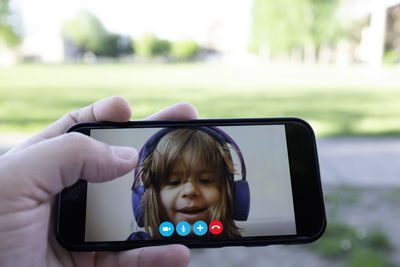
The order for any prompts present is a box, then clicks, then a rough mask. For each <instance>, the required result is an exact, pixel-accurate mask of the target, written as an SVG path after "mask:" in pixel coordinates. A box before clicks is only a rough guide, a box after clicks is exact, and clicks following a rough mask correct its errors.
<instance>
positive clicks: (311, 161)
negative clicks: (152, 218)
mask: <svg viewBox="0 0 400 267" xmlns="http://www.w3.org/2000/svg"><path fill="white" fill-rule="evenodd" d="M277 124H280V125H285V130H286V131H285V132H286V142H287V149H288V157H289V166H290V175H291V184H292V194H293V202H294V203H293V204H294V212H295V221H296V228H297V234H296V235H288V236H257V237H238V238H229V239H228V238H224V239H203V240H200V239H187V240H186V239H182V240H168V239H166V240H164V239H163V240H140V241H110V242H84V231H85V229H84V228H85V213H86V210H85V209H86V204H85V203H86V183H87V182H86V181H83V180H79V181H78V182H77V183H76V184H75V185H73V186H71V187H69V188H67V189H64V190H63V191H62V192H60V194H59V195H58V197H57V212H56V237H57V240H58V241H59V242H60V243H61V245H63V246H64V247H65V248H67V249H69V250H74V251H105V250H123V249H130V248H137V247H144V246H154V245H166V244H172V243H173V244H176V243H180V244H184V245H186V246H188V247H192V248H200V247H223V246H260V245H270V244H298V243H309V242H312V241H314V240H316V239H318V238H319V237H320V236H321V235H322V234H323V232H324V230H325V228H326V216H325V207H324V201H323V194H322V187H321V181H320V172H319V164H318V156H317V147H316V141H315V135H314V132H313V130H312V128H311V126H310V125H309V124H308V123H307V122H305V121H304V120H301V119H298V118H246V119H206V120H204V119H201V120H200V119H199V120H163V121H129V122H122V123H115V122H86V123H78V124H75V125H73V126H72V127H70V128H69V129H68V130H67V131H66V133H69V132H80V133H82V134H86V135H90V130H91V129H115V128H151V127H174V126H179V127H186V126H190V127H193V126H240V125H277ZM66 190H75V191H74V194H75V196H76V197H75V198H73V197H71V196H72V195H71V193H69V195H68V196H69V199H68V200H65V198H64V199H63V196H64V195H65V192H66ZM63 192H64V195H63ZM66 202H67V203H66Z"/></svg>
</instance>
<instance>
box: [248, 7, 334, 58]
mask: <svg viewBox="0 0 400 267" xmlns="http://www.w3.org/2000/svg"><path fill="white" fill-rule="evenodd" d="M338 5H339V0H279V1H276V0H254V3H253V9H252V16H253V25H252V32H251V41H250V50H251V51H252V52H255V53H259V52H260V48H262V47H264V46H265V47H268V48H269V50H270V52H271V53H272V54H277V53H280V52H289V51H290V50H291V49H293V48H296V47H299V48H303V47H305V46H306V45H308V44H310V43H311V44H313V45H314V46H315V47H317V48H319V47H320V46H322V45H326V44H333V43H335V42H336V41H337V39H338V36H339V35H340V25H339V23H338V22H337V19H336V17H335V16H336V10H337V7H338Z"/></svg>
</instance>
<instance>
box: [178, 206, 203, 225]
mask: <svg viewBox="0 0 400 267" xmlns="http://www.w3.org/2000/svg"><path fill="white" fill-rule="evenodd" d="M206 211H207V208H199V207H186V208H183V209H179V210H177V213H178V218H179V220H180V221H187V222H189V223H194V222H195V221H198V220H204V218H205V217H206V214H207V213H206Z"/></svg>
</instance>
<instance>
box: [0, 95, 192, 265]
mask: <svg viewBox="0 0 400 267" xmlns="http://www.w3.org/2000/svg"><path fill="white" fill-rule="evenodd" d="M130 117H131V108H130V105H129V103H128V102H127V101H126V100H124V99H123V98H120V97H111V98H108V99H104V100H102V101H99V102H96V103H94V104H92V105H90V106H88V107H85V108H82V109H80V110H76V111H73V112H71V113H69V114H67V115H65V116H64V117H62V118H61V119H59V120H58V121H56V122H55V123H53V124H52V125H50V126H49V127H47V128H46V129H44V130H43V131H42V132H40V133H39V134H37V135H36V136H34V137H32V138H30V139H28V140H27V141H26V142H25V143H23V144H21V145H19V146H17V147H16V148H14V149H12V150H10V151H9V152H8V153H6V154H5V155H3V156H2V157H0V262H1V265H2V266H135V265H139V266H152V265H157V266H161V265H164V266H186V265H187V264H188V263H189V259H190V251H189V249H188V248H186V247H185V246H182V245H170V246H160V247H147V248H140V249H134V250H129V251H122V252H97V253H94V252H88V253H83V252H79V253H78V252H70V251H67V250H65V249H64V248H62V247H61V246H60V245H59V244H58V242H57V241H56V239H55V234H54V230H53V228H54V227H53V220H52V215H51V213H52V210H53V206H54V205H53V203H54V196H55V195H56V194H57V193H59V192H60V191H61V190H62V189H63V188H64V187H67V186H70V185H72V184H74V183H75V182H76V181H77V180H78V179H79V178H83V179H86V180H88V181H92V182H104V181H107V180H111V179H113V178H116V177H120V176H122V175H124V174H126V173H127V172H129V171H131V170H132V169H133V168H134V167H135V165H136V162H137V152H136V150H135V149H133V148H129V147H115V146H110V145H107V144H104V143H101V142H98V141H96V140H94V139H92V138H90V137H88V136H85V135H82V134H79V133H68V134H63V133H64V132H65V131H66V130H67V129H68V128H69V127H70V126H71V125H73V124H75V123H77V122H84V121H115V122H123V121H128V120H129V119H130ZM195 118H197V111H196V110H195V109H194V107H193V106H191V105H190V104H187V103H180V104H176V105H174V106H171V107H169V108H166V109H164V110H162V111H159V112H157V113H156V114H154V115H152V116H150V117H148V118H147V119H195Z"/></svg>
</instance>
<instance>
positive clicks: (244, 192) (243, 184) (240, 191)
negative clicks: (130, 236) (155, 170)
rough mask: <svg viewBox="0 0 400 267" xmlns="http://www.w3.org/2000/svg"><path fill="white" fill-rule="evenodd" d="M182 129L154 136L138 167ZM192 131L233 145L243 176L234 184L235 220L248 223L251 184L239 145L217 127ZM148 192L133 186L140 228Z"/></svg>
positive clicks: (142, 154)
mask: <svg viewBox="0 0 400 267" xmlns="http://www.w3.org/2000/svg"><path fill="white" fill-rule="evenodd" d="M177 129H182V127H180V128H164V129H162V130H160V131H158V132H156V133H155V134H154V135H152V136H151V137H150V138H149V140H147V142H146V143H145V144H144V146H143V147H142V149H141V150H140V152H139V160H138V165H140V164H142V163H143V162H144V160H145V159H146V158H147V156H149V154H150V153H151V152H153V150H154V149H155V148H156V146H157V144H158V142H159V141H160V139H161V138H162V137H163V136H165V135H166V134H168V133H169V132H172V131H174V130H177ZM191 129H196V130H201V131H203V132H205V133H207V134H209V135H210V136H211V137H213V138H214V139H215V140H217V141H218V142H219V143H220V144H221V145H225V144H227V143H228V144H231V145H232V147H233V148H234V150H235V151H236V153H237V155H238V157H239V160H240V165H241V169H242V171H241V174H242V179H241V180H237V181H234V182H233V196H234V200H233V202H234V204H233V205H234V212H233V219H234V220H236V221H246V220H247V217H248V216H249V211H250V189H249V184H248V183H247V181H246V165H245V163H244V159H243V155H242V152H241V151H240V149H239V147H238V145H237V144H236V143H235V141H233V139H232V138H231V137H230V136H229V135H228V134H227V133H225V132H224V131H222V130H221V129H219V128H217V127H212V126H210V127H204V126H202V127H193V128H191ZM138 172H139V171H138V168H136V169H135V172H134V177H136V176H137V174H138ZM145 191H146V189H145V187H144V186H143V185H139V186H135V185H134V186H133V189H132V209H133V214H134V215H135V220H136V222H137V224H138V225H139V227H144V209H143V207H142V206H141V204H140V203H141V200H142V196H143V194H144V192H145Z"/></svg>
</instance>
